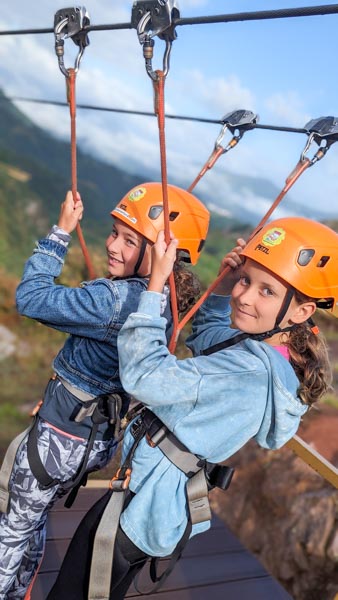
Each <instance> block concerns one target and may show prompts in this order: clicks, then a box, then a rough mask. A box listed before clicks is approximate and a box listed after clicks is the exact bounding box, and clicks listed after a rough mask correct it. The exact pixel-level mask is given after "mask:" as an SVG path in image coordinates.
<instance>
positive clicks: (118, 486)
mask: <svg viewBox="0 0 338 600" xmlns="http://www.w3.org/2000/svg"><path fill="white" fill-rule="evenodd" d="M130 478H131V469H130V468H129V467H128V468H127V469H123V468H122V467H120V468H119V469H118V471H117V472H116V475H114V477H113V478H112V479H111V480H110V483H109V488H110V489H111V490H113V492H124V491H125V490H127V489H128V488H129V483H130Z"/></svg>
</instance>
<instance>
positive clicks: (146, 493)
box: [118, 292, 307, 556]
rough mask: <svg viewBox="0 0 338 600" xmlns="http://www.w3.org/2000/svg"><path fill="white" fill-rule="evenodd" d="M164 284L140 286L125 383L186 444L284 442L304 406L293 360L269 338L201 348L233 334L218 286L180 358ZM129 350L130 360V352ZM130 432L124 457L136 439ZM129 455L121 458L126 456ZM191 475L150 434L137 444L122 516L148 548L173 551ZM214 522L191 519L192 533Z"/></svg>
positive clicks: (207, 454) (126, 332) (123, 353)
mask: <svg viewBox="0 0 338 600" xmlns="http://www.w3.org/2000/svg"><path fill="white" fill-rule="evenodd" d="M159 297H160V294H156V293H154V292H143V293H142V294H141V299H140V304H139V309H138V312H137V313H134V314H131V315H130V316H129V317H128V319H127V321H126V323H125V324H124V326H123V327H122V329H121V331H120V334H119V337H118V349H119V360H120V376H121V381H122V384H123V386H124V388H125V389H126V390H127V391H128V392H129V393H131V394H132V395H133V396H135V398H137V399H138V400H140V401H141V402H143V403H144V404H145V405H146V406H147V407H148V408H150V409H151V410H152V411H153V412H154V413H155V414H156V415H157V416H158V417H159V418H160V419H161V420H162V421H163V422H164V423H165V425H167V427H168V428H169V429H170V430H171V431H172V432H173V433H174V434H175V435H176V436H177V437H178V439H179V440H180V441H181V442H182V443H183V444H185V445H186V446H187V447H188V448H189V450H190V451H191V452H193V453H195V454H197V455H198V456H200V457H201V458H205V459H207V460H208V461H210V462H222V461H224V460H226V459H227V458H229V457H230V456H232V455H233V454H234V453H235V452H237V451H238V450H239V449H240V448H241V447H242V446H243V445H244V444H245V443H246V442H247V441H248V440H250V439H251V438H254V439H255V440H256V441H257V443H258V444H259V445H260V446H262V447H263V448H269V449H274V448H279V447H280V446H282V445H283V444H285V443H286V442H287V441H288V440H289V439H290V438H291V437H292V436H293V435H294V433H295V432H296V430H297V428H298V425H299V422H300V419H301V416H302V415H303V414H304V413H305V412H306V410H307V406H305V405H304V404H302V402H301V401H300V399H299V398H298V397H297V389H298V386H299V381H298V379H297V377H296V375H295V373H294V370H293V369H292V367H291V365H290V364H289V362H288V361H287V360H286V359H285V358H284V357H283V356H282V355H281V354H280V353H279V352H278V351H277V350H275V349H274V348H273V347H272V346H269V345H268V344H267V343H265V342H257V341H254V340H251V339H246V340H244V341H242V342H240V343H238V344H236V345H234V346H232V347H229V348H227V349H224V350H221V351H219V352H217V353H215V354H211V355H210V356H199V354H200V352H201V350H202V349H204V348H206V347H209V346H211V345H212V344H214V343H217V342H220V341H222V340H224V339H226V338H227V337H232V336H233V335H235V334H236V333H238V330H235V329H230V324H231V323H230V307H229V298H225V297H223V296H217V295H212V296H210V297H209V298H208V299H207V301H206V302H205V303H204V305H203V306H202V307H201V308H200V310H199V311H198V313H197V315H196V317H195V319H194V323H193V333H192V335H191V336H190V338H188V340H187V345H188V346H189V347H190V348H191V350H192V352H193V354H194V358H187V359H185V360H177V359H176V357H175V356H174V355H172V354H170V353H169V351H168V349H167V347H166V345H165V335H164V332H165V322H164V319H163V318H162V317H161V316H160V311H159ZM131 356H132V360H130V357H131ZM132 439H133V438H132V436H131V434H130V431H127V432H126V434H125V438H124V447H123V457H124V456H125V454H126V452H127V451H128V448H129V447H130V445H131V443H132ZM123 457H122V458H123ZM185 483H186V476H185V475H184V473H183V472H182V471H180V470H179V469H178V468H177V467H175V465H173V464H172V463H171V462H170V461H169V460H168V459H167V458H166V457H165V456H164V454H163V453H162V452H161V450H160V449H159V448H156V447H155V448H152V447H150V446H149V444H148V443H147V441H146V439H145V438H143V439H142V440H141V442H140V444H139V446H138V448H137V450H136V452H135V455H134V459H133V465H132V476H131V482H130V488H131V490H132V491H134V492H136V495H135V496H134V497H133V498H132V500H131V502H130V503H129V505H128V507H127V508H126V509H125V511H124V512H123V514H122V516H121V526H122V529H123V530H124V531H125V533H126V534H127V535H128V536H129V538H130V539H131V540H132V541H133V543H134V544H136V545H137V546H138V547H139V548H141V550H143V551H144V552H146V553H147V554H150V555H152V556H166V555H168V554H170V553H171V552H172V551H173V549H174V548H175V546H176V544H177V543H178V541H179V540H180V538H181V537H182V535H183V533H184V531H185V527H186V523H187V505H186V496H185ZM208 527H209V522H204V523H200V524H197V525H193V530H192V535H194V534H196V533H199V532H200V531H203V530H205V529H207V528H208Z"/></svg>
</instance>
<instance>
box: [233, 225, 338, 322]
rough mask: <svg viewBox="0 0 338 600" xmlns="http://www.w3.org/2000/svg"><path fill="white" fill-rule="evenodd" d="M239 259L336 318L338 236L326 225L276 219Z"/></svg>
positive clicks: (259, 232) (249, 243)
mask: <svg viewBox="0 0 338 600" xmlns="http://www.w3.org/2000/svg"><path fill="white" fill-rule="evenodd" d="M242 255H243V256H245V257H248V258H251V259H252V260H254V261H256V262H257V263H259V264H260V265H262V266H263V267H265V268H266V269H268V270H269V271H271V272H272V273H273V274H275V275H277V276H278V277H280V278H281V279H282V280H283V281H284V282H285V283H286V284H287V285H288V287H290V288H293V289H294V290H298V291H299V292H301V293H302V294H304V295H305V296H308V297H309V298H313V299H314V300H316V304H317V306H318V308H324V309H327V310H330V311H331V312H332V313H333V314H334V315H335V316H336V317H338V234H337V233H336V232H335V231H333V230H332V229H330V228H329V227H327V226H326V225H323V224H322V223H317V222H316V221H312V220H310V219H305V218H303V217H287V218H283V219H277V220H275V221H272V222H271V223H268V224H267V225H264V227H262V229H260V230H259V231H258V233H256V235H254V237H253V238H252V239H251V240H250V241H249V242H248V244H247V245H246V246H245V248H244V250H243V252H242Z"/></svg>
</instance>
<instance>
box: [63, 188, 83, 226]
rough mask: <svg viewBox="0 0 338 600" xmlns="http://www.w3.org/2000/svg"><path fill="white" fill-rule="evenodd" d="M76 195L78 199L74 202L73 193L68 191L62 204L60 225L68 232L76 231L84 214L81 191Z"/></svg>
mask: <svg viewBox="0 0 338 600" xmlns="http://www.w3.org/2000/svg"><path fill="white" fill-rule="evenodd" d="M76 196H77V200H76V202H75V203H74V200H73V194H72V192H71V191H68V192H67V194H66V197H65V200H64V202H62V204H61V210H60V216H59V222H58V226H59V227H60V228H61V229H63V230H64V231H66V232H67V233H72V231H74V229H75V228H76V226H77V224H78V222H79V221H81V219H82V215H83V204H82V200H81V196H80V194H79V192H76Z"/></svg>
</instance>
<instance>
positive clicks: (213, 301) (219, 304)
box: [203, 294, 231, 311]
mask: <svg viewBox="0 0 338 600" xmlns="http://www.w3.org/2000/svg"><path fill="white" fill-rule="evenodd" d="M230 299H231V296H221V295H218V294H210V296H208V298H207V299H206V301H205V302H204V303H203V305H204V306H207V307H208V308H214V309H216V310H222V311H224V310H226V309H227V308H228V307H229V305H230Z"/></svg>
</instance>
